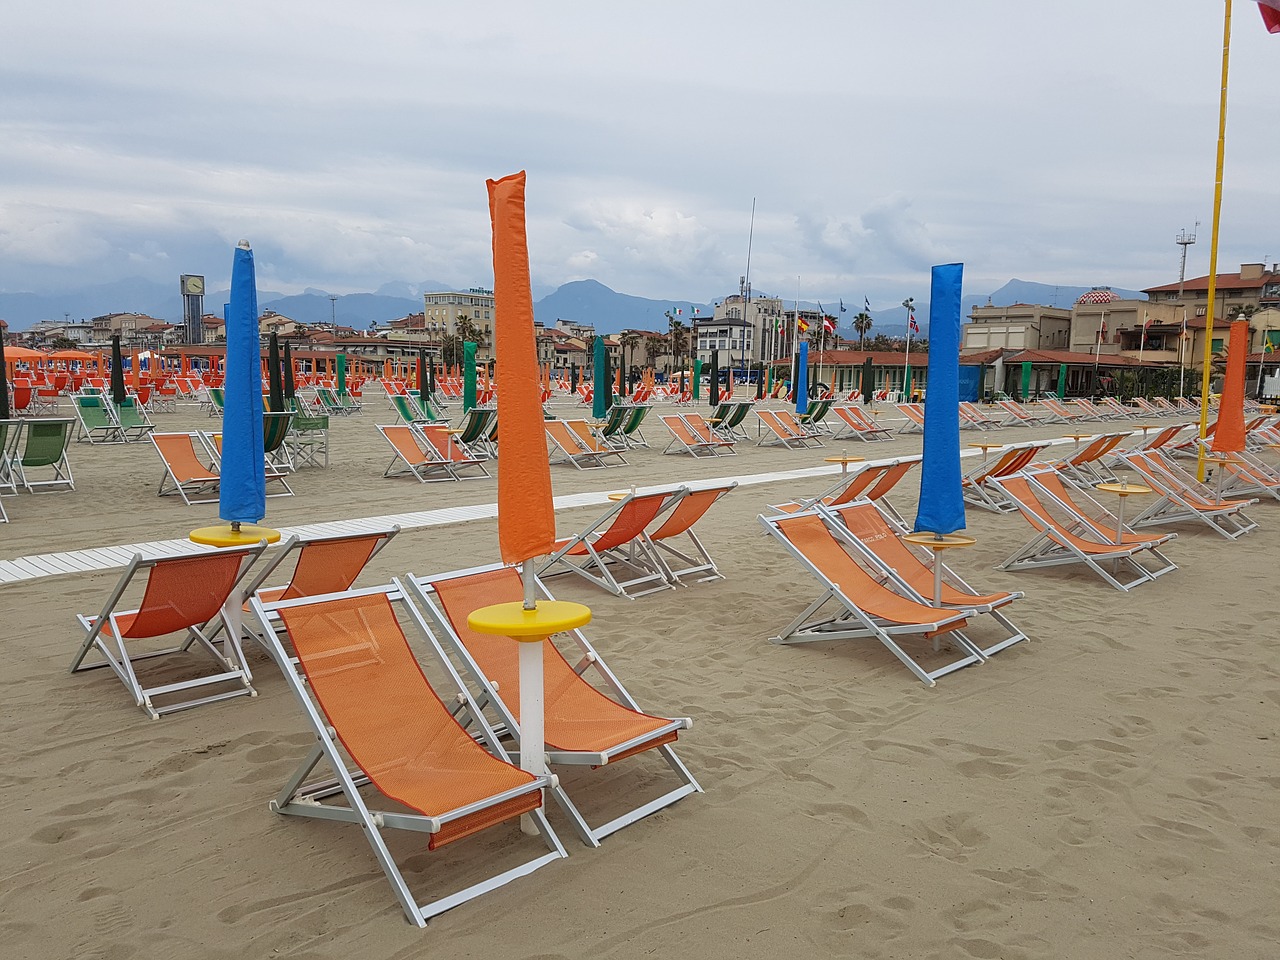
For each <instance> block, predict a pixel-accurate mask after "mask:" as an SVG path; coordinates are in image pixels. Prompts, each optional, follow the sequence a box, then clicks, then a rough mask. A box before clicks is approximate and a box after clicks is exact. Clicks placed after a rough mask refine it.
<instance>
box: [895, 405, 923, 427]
mask: <svg viewBox="0 0 1280 960" xmlns="http://www.w3.org/2000/svg"><path fill="white" fill-rule="evenodd" d="M894 406H896V407H897V408H898V412H899V413H901V414H902V417H903V420H902V426H900V427H899V428H898V432H899V433H924V404H921V403H898V404H894Z"/></svg>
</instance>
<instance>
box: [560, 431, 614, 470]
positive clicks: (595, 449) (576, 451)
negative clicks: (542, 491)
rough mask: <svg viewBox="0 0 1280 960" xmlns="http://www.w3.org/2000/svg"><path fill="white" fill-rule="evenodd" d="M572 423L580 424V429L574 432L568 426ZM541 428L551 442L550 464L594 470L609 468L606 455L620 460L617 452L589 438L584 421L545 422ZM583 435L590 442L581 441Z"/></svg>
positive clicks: (591, 437) (589, 433)
mask: <svg viewBox="0 0 1280 960" xmlns="http://www.w3.org/2000/svg"><path fill="white" fill-rule="evenodd" d="M573 422H576V423H578V424H581V426H582V429H581V430H575V429H574V428H573V427H572V426H570V423H573ZM543 426H544V427H545V429H546V433H547V439H548V440H550V441H551V453H550V457H551V461H550V462H551V463H569V464H572V465H573V466H574V467H577V468H578V469H579V470H596V469H600V468H602V467H607V466H609V464H608V461H607V459H606V454H609V455H614V456H618V457H619V458H621V454H619V453H618V451H616V450H613V449H612V448H610V447H609V446H608V445H607V444H604V443H601V442H600V441H599V440H597V439H596V438H595V437H594V436H591V428H590V427H589V426H588V425H587V422H586V421H585V420H577V421H569V420H547V421H546V422H545V423H544V424H543ZM584 433H585V434H586V435H587V436H589V437H590V440H584V439H583V435H584ZM625 462H626V461H625V460H623V463H625Z"/></svg>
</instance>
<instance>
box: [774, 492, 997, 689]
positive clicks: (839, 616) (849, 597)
mask: <svg viewBox="0 0 1280 960" xmlns="http://www.w3.org/2000/svg"><path fill="white" fill-rule="evenodd" d="M760 522H761V524H763V525H764V528H765V529H766V530H767V531H768V532H769V533H770V534H772V535H773V536H774V537H775V538H776V539H777V541H778V542H779V543H780V544H781V545H782V546H783V548H784V549H785V550H786V551H787V552H788V553H789V554H790V555H791V556H792V557H793V558H794V559H795V560H796V561H797V562H799V563H800V565H801V566H802V567H804V568H805V569H806V570H808V572H809V573H810V574H811V575H812V576H813V577H814V579H816V580H817V581H818V583H819V584H820V585H821V587H822V591H821V592H820V593H819V594H818V597H817V599H816V600H814V601H813V602H812V603H810V604H809V605H808V606H806V607H805V608H804V610H803V611H801V613H800V615H799V616H797V617H796V618H795V619H794V620H793V621H792V622H791V623H790V624H788V625H787V626H786V627H785V628H784V629H783V630H782V631H781V633H779V634H778V635H777V636H776V637H772V638H771V640H772V642H774V643H781V644H793V643H814V642H819V641H828V640H845V639H875V640H878V641H879V642H880V643H882V644H884V646H885V647H887V648H888V649H889V650H890V651H891V652H892V653H893V655H894V656H896V657H897V658H898V659H899V660H900V661H902V663H903V664H904V665H905V666H906V667H907V669H908V670H910V671H911V672H912V674H914V675H915V677H916V678H917V679H918V680H920V682H921V683H923V684H925V685H926V686H930V687H932V686H935V685H936V684H937V681H938V678H939V677H942V676H945V675H946V674H949V673H951V672H953V671H955V670H959V669H961V668H962V667H967V666H969V665H970V664H975V663H982V662H984V661H985V660H986V657H985V656H984V655H983V653H982V651H981V650H979V649H978V648H977V647H976V646H975V645H974V644H973V643H972V642H971V641H970V640H969V639H968V637H966V636H965V635H964V634H963V633H962V632H961V630H962V628H963V627H964V626H965V625H966V624H967V623H968V618H969V616H970V614H969V611H967V610H957V609H953V608H948V607H941V606H935V605H933V603H932V602H928V603H922V602H920V601H918V600H915V599H912V598H911V597H909V596H904V595H903V594H901V593H898V592H895V591H894V590H893V589H892V588H891V587H890V586H888V585H886V584H885V583H883V582H881V581H880V580H878V579H877V578H876V577H875V576H873V575H872V574H871V573H869V572H868V571H867V570H866V569H864V568H863V567H862V566H861V565H860V564H859V563H858V562H857V561H856V560H855V559H854V558H853V557H852V556H850V554H849V553H848V552H847V551H846V545H848V544H849V543H850V541H852V540H853V539H854V538H853V537H852V536H851V535H850V534H849V533H848V532H847V531H844V532H843V533H837V532H836V530H835V529H832V525H831V524H829V523H828V522H827V521H826V520H825V519H824V517H823V516H822V515H821V514H819V513H818V512H817V511H806V512H804V513H798V514H793V515H790V516H775V517H760ZM836 526H837V527H838V525H836ZM828 603H833V604H834V606H835V608H836V609H835V610H834V612H831V613H823V608H824V607H825V606H826V605H827V604H828ZM944 634H945V635H949V636H950V638H951V639H952V640H953V641H954V643H955V644H956V646H957V647H958V648H959V652H960V654H961V656H960V657H959V658H958V659H955V660H952V661H951V662H949V663H946V664H944V665H943V666H941V667H937V668H935V669H933V670H927V669H925V667H923V666H921V664H920V663H918V662H917V661H916V659H915V658H913V657H912V656H911V655H910V654H908V653H907V652H906V651H905V650H904V649H903V648H902V647H901V646H900V645H899V643H898V639H899V638H901V637H904V636H917V637H924V638H930V639H931V638H933V637H939V636H942V635H944Z"/></svg>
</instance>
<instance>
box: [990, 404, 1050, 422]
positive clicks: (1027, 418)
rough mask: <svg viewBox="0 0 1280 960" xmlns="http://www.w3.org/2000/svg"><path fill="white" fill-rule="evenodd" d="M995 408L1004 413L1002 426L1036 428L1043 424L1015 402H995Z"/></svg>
mask: <svg viewBox="0 0 1280 960" xmlns="http://www.w3.org/2000/svg"><path fill="white" fill-rule="evenodd" d="M996 406H997V407H999V408H1000V409H1001V410H1003V411H1004V412H1005V420H1004V426H1006V427H1008V426H1015V425H1016V426H1022V427H1038V426H1040V425H1041V424H1043V423H1044V422H1045V418H1044V417H1038V416H1036V415H1035V414H1034V413H1032V412H1031V411H1030V410H1028V409H1027V408H1026V407H1024V406H1023V405H1022V404H1020V403H1018V402H1017V401H1016V400H997V401H996Z"/></svg>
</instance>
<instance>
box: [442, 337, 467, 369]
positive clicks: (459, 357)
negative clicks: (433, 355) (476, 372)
mask: <svg viewBox="0 0 1280 960" xmlns="http://www.w3.org/2000/svg"><path fill="white" fill-rule="evenodd" d="M463 359H464V357H463V347H462V337H461V336H459V335H458V334H456V333H446V334H445V335H444V336H443V337H441V338H440V362H441V363H443V364H444V365H445V366H446V367H452V366H454V365H455V364H461V363H462V361H463Z"/></svg>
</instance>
